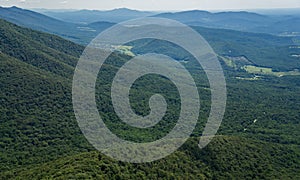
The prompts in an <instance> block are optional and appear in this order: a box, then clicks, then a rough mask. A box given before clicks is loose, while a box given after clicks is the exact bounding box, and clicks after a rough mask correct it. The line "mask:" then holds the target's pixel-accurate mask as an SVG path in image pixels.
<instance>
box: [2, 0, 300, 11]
mask: <svg viewBox="0 0 300 180" xmlns="http://www.w3.org/2000/svg"><path fill="white" fill-rule="evenodd" d="M0 6H5V7H8V6H18V7H22V8H28V9H32V8H45V9H95V10H96V9H98V10H108V9H116V8H129V9H137V10H162V11H165V10H169V11H172V10H192V9H201V10H234V9H239V10H240V9H272V8H300V0H0Z"/></svg>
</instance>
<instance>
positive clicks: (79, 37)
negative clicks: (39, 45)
mask: <svg viewBox="0 0 300 180" xmlns="http://www.w3.org/2000/svg"><path fill="white" fill-rule="evenodd" d="M0 18H1V19H4V20H7V21H9V22H12V23H14V24H17V25H20V26H23V27H27V28H30V29H34V30H39V31H43V32H47V33H51V34H55V35H59V36H61V37H63V38H66V39H68V40H71V41H73V42H77V43H81V44H86V43H88V42H86V41H84V40H85V39H90V40H91V39H92V38H94V37H95V36H96V35H97V34H98V33H99V31H102V30H103V29H106V28H107V27H109V26H107V23H106V22H104V25H103V27H102V28H98V29H97V31H96V30H94V29H91V28H89V27H87V26H86V25H82V24H78V23H70V22H64V21H61V20H57V19H54V18H51V17H49V16H46V15H43V14H40V13H37V12H34V11H30V10H26V9H21V8H18V7H11V8H4V7H0ZM99 23H100V22H99Z"/></svg>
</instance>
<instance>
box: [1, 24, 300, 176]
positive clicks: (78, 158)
mask: <svg viewBox="0 0 300 180" xmlns="http://www.w3.org/2000/svg"><path fill="white" fill-rule="evenodd" d="M0 24H1V26H0V27H1V28H0V30H1V36H0V37H1V39H0V40H1V41H0V43H1V46H0V48H1V53H0V114H1V118H0V179H42V178H45V179H53V178H58V179H87V178H97V179H101V178H102V179H108V178H110V179H130V178H131V179H159V178H164V179H233V178H238V179H264V178H266V179H299V175H300V174H299V171H297V170H299V165H300V162H299V159H300V155H299V154H300V152H299V151H300V150H299V145H300V142H299V137H300V134H299V129H300V125H299V119H300V117H299V112H300V109H299V108H300V104H299V103H300V94H299V90H300V80H299V76H286V77H281V78H278V77H272V76H264V77H263V78H262V79H261V80H258V81H247V80H240V79H236V76H239V77H249V76H250V75H249V74H247V73H246V72H242V71H235V70H234V69H231V68H229V67H226V66H224V69H225V71H224V72H225V75H226V79H227V87H228V102H227V109H226V113H225V117H224V120H223V123H222V126H221V128H220V131H219V134H220V135H219V136H217V137H216V138H215V139H214V140H213V142H212V143H211V144H209V145H208V146H207V147H206V148H204V149H203V150H199V148H198V146H197V142H198V137H199V136H200V135H201V132H202V130H203V126H204V125H205V122H206V119H207V117H208V113H209V108H210V90H209V89H208V88H209V86H208V82H207V78H206V76H205V73H204V72H203V70H202V69H201V68H200V67H199V66H198V64H196V62H195V61H194V60H193V59H187V60H189V61H187V62H183V65H184V66H185V67H186V68H187V69H188V70H189V71H190V72H191V74H192V76H193V77H194V79H195V81H196V83H197V85H198V88H199V95H200V98H201V110H200V111H201V112H200V117H199V123H198V125H197V127H196V128H195V130H194V133H193V135H192V136H193V137H192V138H190V140H188V141H187V142H186V143H185V145H184V146H183V147H181V148H180V149H179V150H178V151H176V152H175V153H174V154H171V155H170V156H168V157H166V158H164V159H161V160H159V161H156V162H152V163H145V164H130V163H122V162H117V161H115V160H113V159H110V158H108V157H106V156H104V155H103V154H101V153H99V152H95V149H94V148H93V147H92V146H91V145H90V144H89V143H88V142H87V141H86V139H85V138H84V136H83V135H82V133H81V132H80V129H79V127H78V125H77V123H76V119H75V116H74V112H73V108H72V101H71V82H72V74H73V70H74V66H75V64H76V62H77V59H78V57H79V55H80V53H81V51H82V50H83V48H82V47H81V46H78V45H76V44H73V43H71V42H69V41H65V40H63V39H60V38H58V37H56V36H52V35H48V34H44V33H39V32H36V31H31V30H28V29H24V28H20V27H18V26H15V25H13V24H10V23H7V22H5V21H2V20H1V21H0ZM262 41H263V40H262ZM266 41H267V40H266ZM252 43H254V42H252ZM285 43H286V44H285V45H287V44H288V41H287V42H285ZM150 45H151V43H150ZM169 46H172V48H175V49H176V48H178V47H174V46H173V45H172V44H169ZM141 47H143V48H148V49H150V48H149V46H148V47H146V46H141ZM150 47H153V44H152V45H151V46H150ZM172 48H171V49H172ZM168 49H169V48H167V47H166V50H168ZM137 50H138V49H137ZM153 50H155V49H153ZM140 52H143V49H140ZM177 52H178V51H177ZM165 53H168V52H165ZM170 55H172V54H170ZM173 55H176V53H173ZM181 55H183V57H189V55H188V54H181ZM128 60H129V57H128V56H125V55H122V54H118V53H113V54H112V55H111V56H110V58H109V59H108V60H107V61H106V63H105V65H104V66H103V67H102V69H101V70H100V73H99V75H98V81H97V94H96V98H97V100H98V101H97V105H98V109H99V112H100V114H101V115H103V116H104V119H105V121H106V123H107V125H108V126H109V128H110V129H111V130H112V131H113V132H114V133H116V134H117V135H118V136H120V137H122V138H125V139H128V140H133V141H137V142H145V141H146V142H147V141H152V140H154V139H157V138H160V137H162V136H163V135H164V134H166V133H167V132H168V131H169V130H170V129H171V128H172V126H173V125H172V123H174V122H176V117H177V115H178V114H176V112H177V111H178V104H179V103H180V99H179V97H178V92H177V89H176V88H175V87H174V84H173V83H171V82H170V81H169V80H168V79H166V78H163V77H160V76H156V75H149V76H144V77H142V78H140V79H139V80H138V81H136V83H135V84H134V85H133V88H132V89H131V92H130V93H131V99H130V100H131V104H132V107H133V109H134V110H135V111H136V112H137V113H138V114H142V115H145V114H147V113H149V107H148V99H149V97H150V96H151V95H152V94H153V93H156V92H159V93H162V94H163V95H164V96H165V97H166V99H167V101H168V102H169V103H168V105H169V107H168V116H166V117H167V118H166V119H165V121H163V122H162V123H161V124H159V125H157V126H155V128H153V129H151V128H150V129H146V130H145V131H142V130H140V129H138V128H131V129H130V127H128V126H127V127H126V126H124V125H125V124H124V123H123V124H122V122H121V121H120V120H118V118H117V117H116V115H115V113H114V111H113V108H112V106H111V102H110V97H109V96H110V86H111V80H112V78H113V77H114V74H115V73H116V72H117V70H118V68H119V67H120V66H122V64H124V63H125V62H126V61H128ZM178 60H181V59H180V58H179V59H178ZM274 61H275V60H274ZM276 61H277V59H276ZM278 61H280V60H278ZM254 120H257V122H254ZM127 128H128V129H127ZM150 133H151V134H150ZM149 135H151V136H149Z"/></svg>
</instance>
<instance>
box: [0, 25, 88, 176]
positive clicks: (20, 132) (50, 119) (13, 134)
mask: <svg viewBox="0 0 300 180" xmlns="http://www.w3.org/2000/svg"><path fill="white" fill-rule="evenodd" d="M0 24H1V25H0V27H1V28H0V29H1V34H0V44H1V46H0V47H1V54H0V63H1V66H0V86H1V88H0V100H1V105H0V114H1V118H0V127H1V128H0V129H1V130H0V142H1V145H0V149H1V150H0V151H1V153H0V159H1V161H0V164H1V165H0V167H1V168H0V171H3V170H9V169H11V168H13V167H18V166H25V165H27V164H36V163H41V162H47V161H49V160H53V159H56V158H58V157H61V156H63V155H65V154H74V152H83V151H85V150H84V149H88V147H89V146H88V144H87V142H86V141H85V139H84V138H83V137H82V135H81V133H80V130H79V128H78V126H77V124H76V121H75V117H74V115H73V110H72V104H71V82H70V77H72V72H73V70H74V66H75V64H76V62H77V58H78V56H79V53H80V52H81V50H82V47H81V46H78V45H76V44H74V43H71V42H69V41H66V40H63V39H61V38H59V37H57V36H53V35H49V34H45V33H41V32H36V31H32V30H29V29H24V28H21V27H18V26H16V25H13V24H11V23H8V22H5V21H3V20H1V21H0ZM35 39H38V40H35ZM51 47H52V48H51ZM83 147H85V148H83Z"/></svg>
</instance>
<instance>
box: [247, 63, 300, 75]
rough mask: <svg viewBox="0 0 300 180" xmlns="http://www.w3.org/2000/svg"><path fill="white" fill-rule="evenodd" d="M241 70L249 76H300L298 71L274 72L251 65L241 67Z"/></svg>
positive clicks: (270, 69)
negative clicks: (249, 74)
mask: <svg viewBox="0 0 300 180" xmlns="http://www.w3.org/2000/svg"><path fill="white" fill-rule="evenodd" d="M242 69H244V70H245V71H247V72H248V73H251V74H261V75H272V76H277V77H282V76H297V75H300V72H299V71H298V70H294V71H287V72H274V71H273V70H272V68H265V67H259V66H253V65H246V66H243V67H242Z"/></svg>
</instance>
